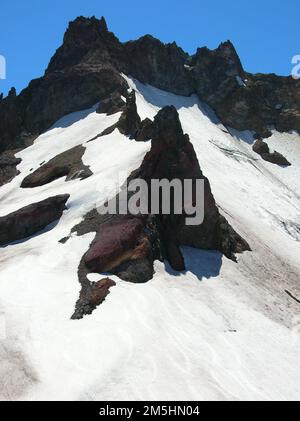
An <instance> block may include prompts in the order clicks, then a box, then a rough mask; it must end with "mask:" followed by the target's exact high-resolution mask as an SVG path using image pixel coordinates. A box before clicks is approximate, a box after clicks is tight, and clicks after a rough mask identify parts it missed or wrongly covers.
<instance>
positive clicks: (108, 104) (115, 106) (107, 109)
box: [96, 91, 125, 115]
mask: <svg viewBox="0 0 300 421" xmlns="http://www.w3.org/2000/svg"><path fill="white" fill-rule="evenodd" d="M124 108H125V102H124V101H123V99H122V98H121V94H120V92H118V91H115V92H113V93H112V94H111V95H109V97H108V98H105V99H103V100H102V101H100V104H99V106H98V108H97V110H96V111H97V113H99V114H102V113H103V114H107V115H111V114H115V113H118V112H120V111H123V110H124Z"/></svg>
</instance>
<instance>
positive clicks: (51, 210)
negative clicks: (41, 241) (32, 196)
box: [0, 194, 70, 246]
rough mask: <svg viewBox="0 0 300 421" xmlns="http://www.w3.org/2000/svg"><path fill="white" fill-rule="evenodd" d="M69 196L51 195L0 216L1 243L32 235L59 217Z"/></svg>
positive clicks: (4, 243)
mask: <svg viewBox="0 0 300 421" xmlns="http://www.w3.org/2000/svg"><path fill="white" fill-rule="evenodd" d="M69 197H70V196H69V195H68V194H65V195H60V196H54V197H49V198H48V199H46V200H43V201H42V202H38V203H33V204H31V205H29V206H26V207H24V208H22V209H19V210H17V211H16V212H12V213H10V214H9V215H6V216H2V217H0V245H1V246H3V245H6V244H9V243H12V242H14V241H18V240H23V239H25V238H27V237H30V236H31V235H34V234H36V233H37V232H39V231H41V230H42V229H44V228H46V227H47V225H49V224H51V223H52V222H54V221H56V220H57V219H59V218H60V217H61V215H62V213H63V211H64V210H65V209H66V202H67V200H68V199H69Z"/></svg>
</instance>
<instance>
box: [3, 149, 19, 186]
mask: <svg viewBox="0 0 300 421" xmlns="http://www.w3.org/2000/svg"><path fill="white" fill-rule="evenodd" d="M15 152H17V151H6V152H3V153H2V154H0V187H1V186H3V185H4V184H6V183H9V182H10V181H11V180H12V179H13V178H14V177H15V176H16V175H18V174H19V171H18V170H17V165H18V164H20V162H21V159H20V158H16V157H15Z"/></svg>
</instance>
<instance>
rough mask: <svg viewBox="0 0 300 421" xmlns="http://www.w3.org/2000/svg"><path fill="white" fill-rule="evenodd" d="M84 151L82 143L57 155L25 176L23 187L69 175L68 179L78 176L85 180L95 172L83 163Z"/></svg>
mask: <svg viewBox="0 0 300 421" xmlns="http://www.w3.org/2000/svg"><path fill="white" fill-rule="evenodd" d="M84 151H85V148H84V147H83V146H81V145H80V146H76V147H75V148H72V149H69V150H68V151H66V152H63V153H61V154H59V155H57V156H56V157H54V158H52V159H51V160H50V161H49V162H47V163H46V164H44V165H42V166H41V167H40V168H38V169H37V170H35V171H34V172H33V173H31V174H29V175H28V176H27V177H25V178H24V180H23V181H22V183H21V187H23V188H30V187H31V188H32V187H37V186H43V185H45V184H48V183H51V181H54V180H56V179H58V178H60V177H65V176H67V180H73V179H76V178H79V179H81V180H83V179H84V178H87V177H90V176H91V175H92V174H93V173H92V172H91V170H90V169H89V168H88V167H86V166H85V165H83V163H82V156H83V154H84Z"/></svg>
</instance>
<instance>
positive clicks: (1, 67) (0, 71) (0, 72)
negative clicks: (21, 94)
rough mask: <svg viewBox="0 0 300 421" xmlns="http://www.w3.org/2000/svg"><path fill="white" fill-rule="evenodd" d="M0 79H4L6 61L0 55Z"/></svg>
mask: <svg viewBox="0 0 300 421" xmlns="http://www.w3.org/2000/svg"><path fill="white" fill-rule="evenodd" d="M0 79H6V60H5V57H4V56H1V55H0Z"/></svg>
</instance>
